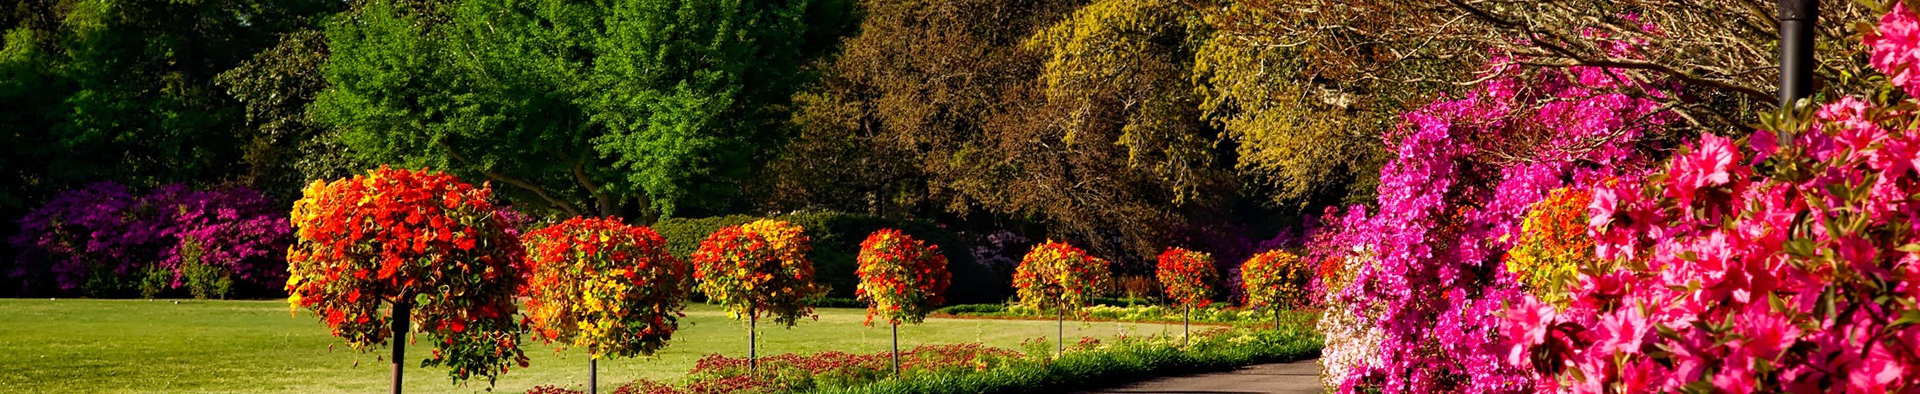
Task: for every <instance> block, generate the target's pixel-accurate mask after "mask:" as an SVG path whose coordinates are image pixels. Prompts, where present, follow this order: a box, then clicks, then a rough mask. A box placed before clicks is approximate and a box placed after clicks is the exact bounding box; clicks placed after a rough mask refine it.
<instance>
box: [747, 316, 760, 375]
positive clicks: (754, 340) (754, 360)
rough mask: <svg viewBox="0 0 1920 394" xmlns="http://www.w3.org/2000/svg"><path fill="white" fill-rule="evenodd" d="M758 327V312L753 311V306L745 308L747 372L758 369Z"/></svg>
mask: <svg viewBox="0 0 1920 394" xmlns="http://www.w3.org/2000/svg"><path fill="white" fill-rule="evenodd" d="M759 328H760V316H759V314H757V313H755V312H754V310H753V308H747V373H754V372H758V371H759V370H760V359H759V357H758V356H759V352H760V338H759V337H758V333H757V331H759Z"/></svg>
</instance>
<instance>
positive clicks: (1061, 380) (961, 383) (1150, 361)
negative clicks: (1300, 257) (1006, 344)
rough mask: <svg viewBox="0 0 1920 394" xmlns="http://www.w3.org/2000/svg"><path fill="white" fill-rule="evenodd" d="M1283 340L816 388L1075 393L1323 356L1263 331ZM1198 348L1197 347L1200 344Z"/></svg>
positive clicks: (884, 393) (1310, 336)
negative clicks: (1170, 377) (1256, 344)
mask: <svg viewBox="0 0 1920 394" xmlns="http://www.w3.org/2000/svg"><path fill="white" fill-rule="evenodd" d="M1260 335H1263V336H1265V335H1276V336H1282V337H1283V338H1282V340H1281V342H1280V343H1277V344H1267V345H1264V346H1239V345H1233V346H1195V347H1194V349H1195V350H1191V351H1184V350H1181V349H1179V348H1176V347H1172V346H1165V345H1159V346H1156V345H1134V346H1125V347H1118V348H1113V349H1098V350H1085V351H1076V352H1069V353H1067V354H1065V355H1063V356H1061V357H1060V358H1058V359H1055V360H1050V361H1039V362H1025V363H1018V364H1013V365H1009V366H1005V367H1001V368H995V369H992V370H987V371H978V372H975V371H942V372H934V373H928V374H920V375H910V376H908V377H906V378H902V379H893V380H883V381H878V382H873V383H869V384H866V385H862V386H857V387H843V388H828V389H822V390H815V391H813V392H814V393H822V394H893V393H923V394H946V393H954V394H998V393H1009V394H1011V393H1032V392H1074V391H1082V390H1089V389H1098V388H1103V387H1114V386H1119V385H1124V384H1128V383H1134V382H1139V381H1144V380H1149V379H1154V378H1160V377H1168V376H1179V375H1188V374H1196V373H1207V372H1220V371H1229V370H1233V369H1237V368H1240V367H1245V366H1249V365H1253V364H1261V363H1274V362H1294V361H1301V360H1310V359H1314V358H1318V357H1319V356H1320V350H1321V347H1322V345H1323V341H1324V340H1323V338H1322V337H1321V336H1320V335H1319V334H1318V333H1311V332H1308V333H1301V332H1290V331H1264V332H1262V334H1260ZM1196 345H1199V344H1196Z"/></svg>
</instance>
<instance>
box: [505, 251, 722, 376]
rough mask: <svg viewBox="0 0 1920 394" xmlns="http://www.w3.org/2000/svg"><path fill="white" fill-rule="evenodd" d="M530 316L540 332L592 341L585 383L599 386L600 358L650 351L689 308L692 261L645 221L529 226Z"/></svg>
mask: <svg viewBox="0 0 1920 394" xmlns="http://www.w3.org/2000/svg"><path fill="white" fill-rule="evenodd" d="M524 241H525V245H526V246H527V252H528V256H527V270H528V280H527V285H526V286H525V287H523V288H521V294H522V295H525V296H527V302H526V303H527V310H526V318H525V319H524V322H525V323H526V325H527V328H528V329H529V330H530V331H532V332H533V333H534V334H537V336H538V337H540V339H542V340H545V341H548V342H562V343H571V344H572V345H574V346H581V347H585V348H587V352H588V354H590V355H591V358H590V359H588V371H589V374H588V375H587V387H588V391H589V392H596V393H597V392H599V380H600V379H599V359H600V358H601V357H606V356H618V357H631V356H634V355H652V354H653V353H654V352H655V351H657V350H660V348H662V347H665V346H666V345H667V340H669V339H671V338H673V332H674V331H675V330H676V329H678V328H679V318H680V317H681V316H684V315H683V314H681V313H680V311H681V310H683V309H685V308H686V300H687V286H686V279H687V274H688V271H689V268H688V267H687V264H686V263H685V262H683V261H681V260H680V259H678V258H675V257H673V254H672V253H668V252H667V246H666V244H667V241H666V239H664V238H661V237H660V234H658V233H655V232H653V230H652V229H649V228H646V227H637V226H629V225H627V224H625V223H621V222H620V221H619V220H616V219H612V218H606V219H587V218H572V219H567V221H564V222H560V224H556V225H553V226H550V227H547V228H542V229H539V230H535V231H533V232H531V233H527V236H526V237H525V238H524Z"/></svg>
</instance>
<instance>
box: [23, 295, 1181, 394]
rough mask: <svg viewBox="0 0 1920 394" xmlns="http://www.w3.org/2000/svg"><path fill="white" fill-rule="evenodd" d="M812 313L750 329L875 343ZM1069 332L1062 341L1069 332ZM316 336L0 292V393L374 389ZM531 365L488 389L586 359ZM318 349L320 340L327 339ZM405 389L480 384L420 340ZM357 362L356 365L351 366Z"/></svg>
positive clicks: (836, 319)
mask: <svg viewBox="0 0 1920 394" xmlns="http://www.w3.org/2000/svg"><path fill="white" fill-rule="evenodd" d="M819 314H820V319H819V320H818V321H815V320H802V321H801V323H800V324H799V325H798V326H796V327H794V328H793V329H791V330H783V329H778V328H774V329H768V328H767V327H762V328H761V335H760V352H761V354H763V355H768V354H778V353H787V352H797V353H811V352H818V351H826V350H838V351H845V352H852V353H871V352H879V351H884V350H886V349H887V347H888V344H889V342H888V333H887V330H886V327H885V326H875V327H871V328H869V327H866V326H863V325H861V322H862V321H863V320H864V319H865V311H864V310H861V309H821V310H820V311H819ZM1054 329H1055V328H1054V323H1053V322H1050V321H1018V320H979V319H938V318H935V319H928V320H927V322H926V323H925V324H922V325H918V326H904V327H901V329H900V342H901V343H900V345H901V347H902V348H909V347H912V346H917V345H923V344H938V343H962V342H979V343H984V344H986V345H989V346H997V347H1004V348H1018V347H1019V344H1020V342H1021V341H1023V340H1026V339H1031V338H1037V337H1048V338H1051V337H1052V335H1053V333H1054ZM1066 329H1067V337H1068V338H1069V339H1072V338H1079V337H1083V336H1091V337H1111V336H1114V335H1116V334H1120V333H1123V332H1124V333H1128V334H1133V335H1139V334H1146V333H1177V332H1178V331H1179V329H1180V328H1179V327H1178V326H1177V325H1172V326H1169V325H1156V324H1142V323H1092V324H1079V323H1074V322H1071V321H1070V322H1068V324H1067V325H1066ZM1069 342H1071V341H1069ZM340 343H341V342H340V341H339V340H338V339H335V338H333V337H332V336H330V335H328V333H327V329H326V327H325V326H324V325H323V324H321V323H320V322H319V320H318V319H316V318H314V316H313V315H312V314H311V313H302V314H300V315H299V316H288V313H287V305H286V303H285V302H282V301H190V300H181V301H178V303H175V301H170V300H159V301H148V300H83V299H61V300H47V299H0V356H4V357H6V358H7V360H8V361H7V362H6V363H5V364H6V367H4V368H0V393H103V394H104V393H152V392H166V393H370V392H383V391H385V390H386V388H387V382H388V379H389V376H388V368H389V367H388V365H389V364H388V363H387V362H386V361H384V360H381V359H378V358H377V357H376V356H379V355H383V354H386V352H387V350H386V349H381V350H379V351H376V352H374V353H360V352H356V351H354V350H353V349H351V348H348V347H346V346H345V345H343V344H340ZM525 346H526V348H527V355H528V357H531V358H532V359H533V361H532V366H531V367H529V368H525V369H515V370H513V371H512V372H509V373H508V374H506V375H503V376H501V377H500V380H499V381H498V382H497V384H496V385H495V386H494V387H493V388H492V391H493V392H505V393H519V392H524V391H526V390H527V389H528V388H531V387H533V386H536V385H547V384H553V385H562V386H571V387H576V388H577V387H582V386H584V385H585V382H586V358H585V356H584V355H583V353H581V352H577V351H573V350H565V351H559V352H556V351H554V350H552V349H553V348H552V347H551V346H548V345H545V344H542V343H539V342H537V341H536V342H531V343H526V344H525ZM329 347H332V349H331V350H329ZM409 350H410V354H409V358H411V359H412V360H410V362H409V366H410V368H408V369H407V370H406V381H407V387H406V388H407V392H409V393H478V392H486V391H487V389H488V387H487V384H486V382H485V381H479V382H470V383H468V384H466V385H464V386H455V385H452V384H450V382H449V380H448V378H447V377H446V376H447V375H446V372H445V371H444V370H439V369H422V368H417V366H418V362H419V359H420V358H423V357H425V355H426V352H427V347H426V346H425V345H424V344H415V345H413V346H410V347H409ZM746 350H747V349H746V331H745V329H744V325H743V324H741V323H736V322H733V321H732V320H729V319H727V318H726V316H725V314H724V313H723V312H721V311H720V310H719V309H718V308H716V307H712V306H706V305H693V306H690V307H689V308H688V311H687V318H685V319H683V320H682V327H681V331H680V332H679V333H677V334H676V335H674V342H673V343H672V344H671V345H669V346H668V347H667V348H666V350H664V351H663V352H662V353H661V354H659V355H658V356H657V357H654V358H650V359H648V358H640V359H616V360H602V361H601V362H600V382H601V383H600V384H601V387H602V388H603V389H607V390H611V389H612V388H613V387H615V386H618V385H619V384H620V383H624V382H626V381H629V380H633V379H636V378H648V379H654V380H662V381H675V380H678V379H680V378H681V377H682V376H683V375H684V374H685V373H686V372H687V370H689V369H691V368H692V366H693V362H694V361H695V360H698V359H699V358H700V357H702V356H705V355H707V354H711V353H721V354H726V355H728V356H734V357H739V356H743V355H745V353H746ZM356 363H357V364H358V366H356V365H355V364H356Z"/></svg>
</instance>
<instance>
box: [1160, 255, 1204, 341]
mask: <svg viewBox="0 0 1920 394" xmlns="http://www.w3.org/2000/svg"><path fill="white" fill-rule="evenodd" d="M1154 274H1155V276H1156V277H1159V278H1160V285H1161V286H1164V287H1166V289H1167V298H1168V299H1170V300H1172V301H1173V302H1174V304H1177V305H1180V307H1181V308H1184V309H1185V311H1184V314H1183V315H1182V316H1181V318H1180V324H1181V330H1182V331H1183V332H1182V334H1181V336H1182V338H1181V340H1182V341H1183V342H1185V341H1186V338H1185V337H1186V336H1189V335H1192V334H1193V326H1192V322H1193V308H1194V307H1201V308H1205V307H1206V306H1207V305H1208V304H1212V303H1213V282H1214V281H1217V280H1219V279H1220V273H1219V271H1217V270H1215V269H1214V268H1213V256H1209V255H1207V254H1206V253H1200V252H1195V251H1191V250H1186V249H1182V248H1167V251H1166V252H1162V253H1160V264H1159V269H1157V270H1155V272H1154Z"/></svg>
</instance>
